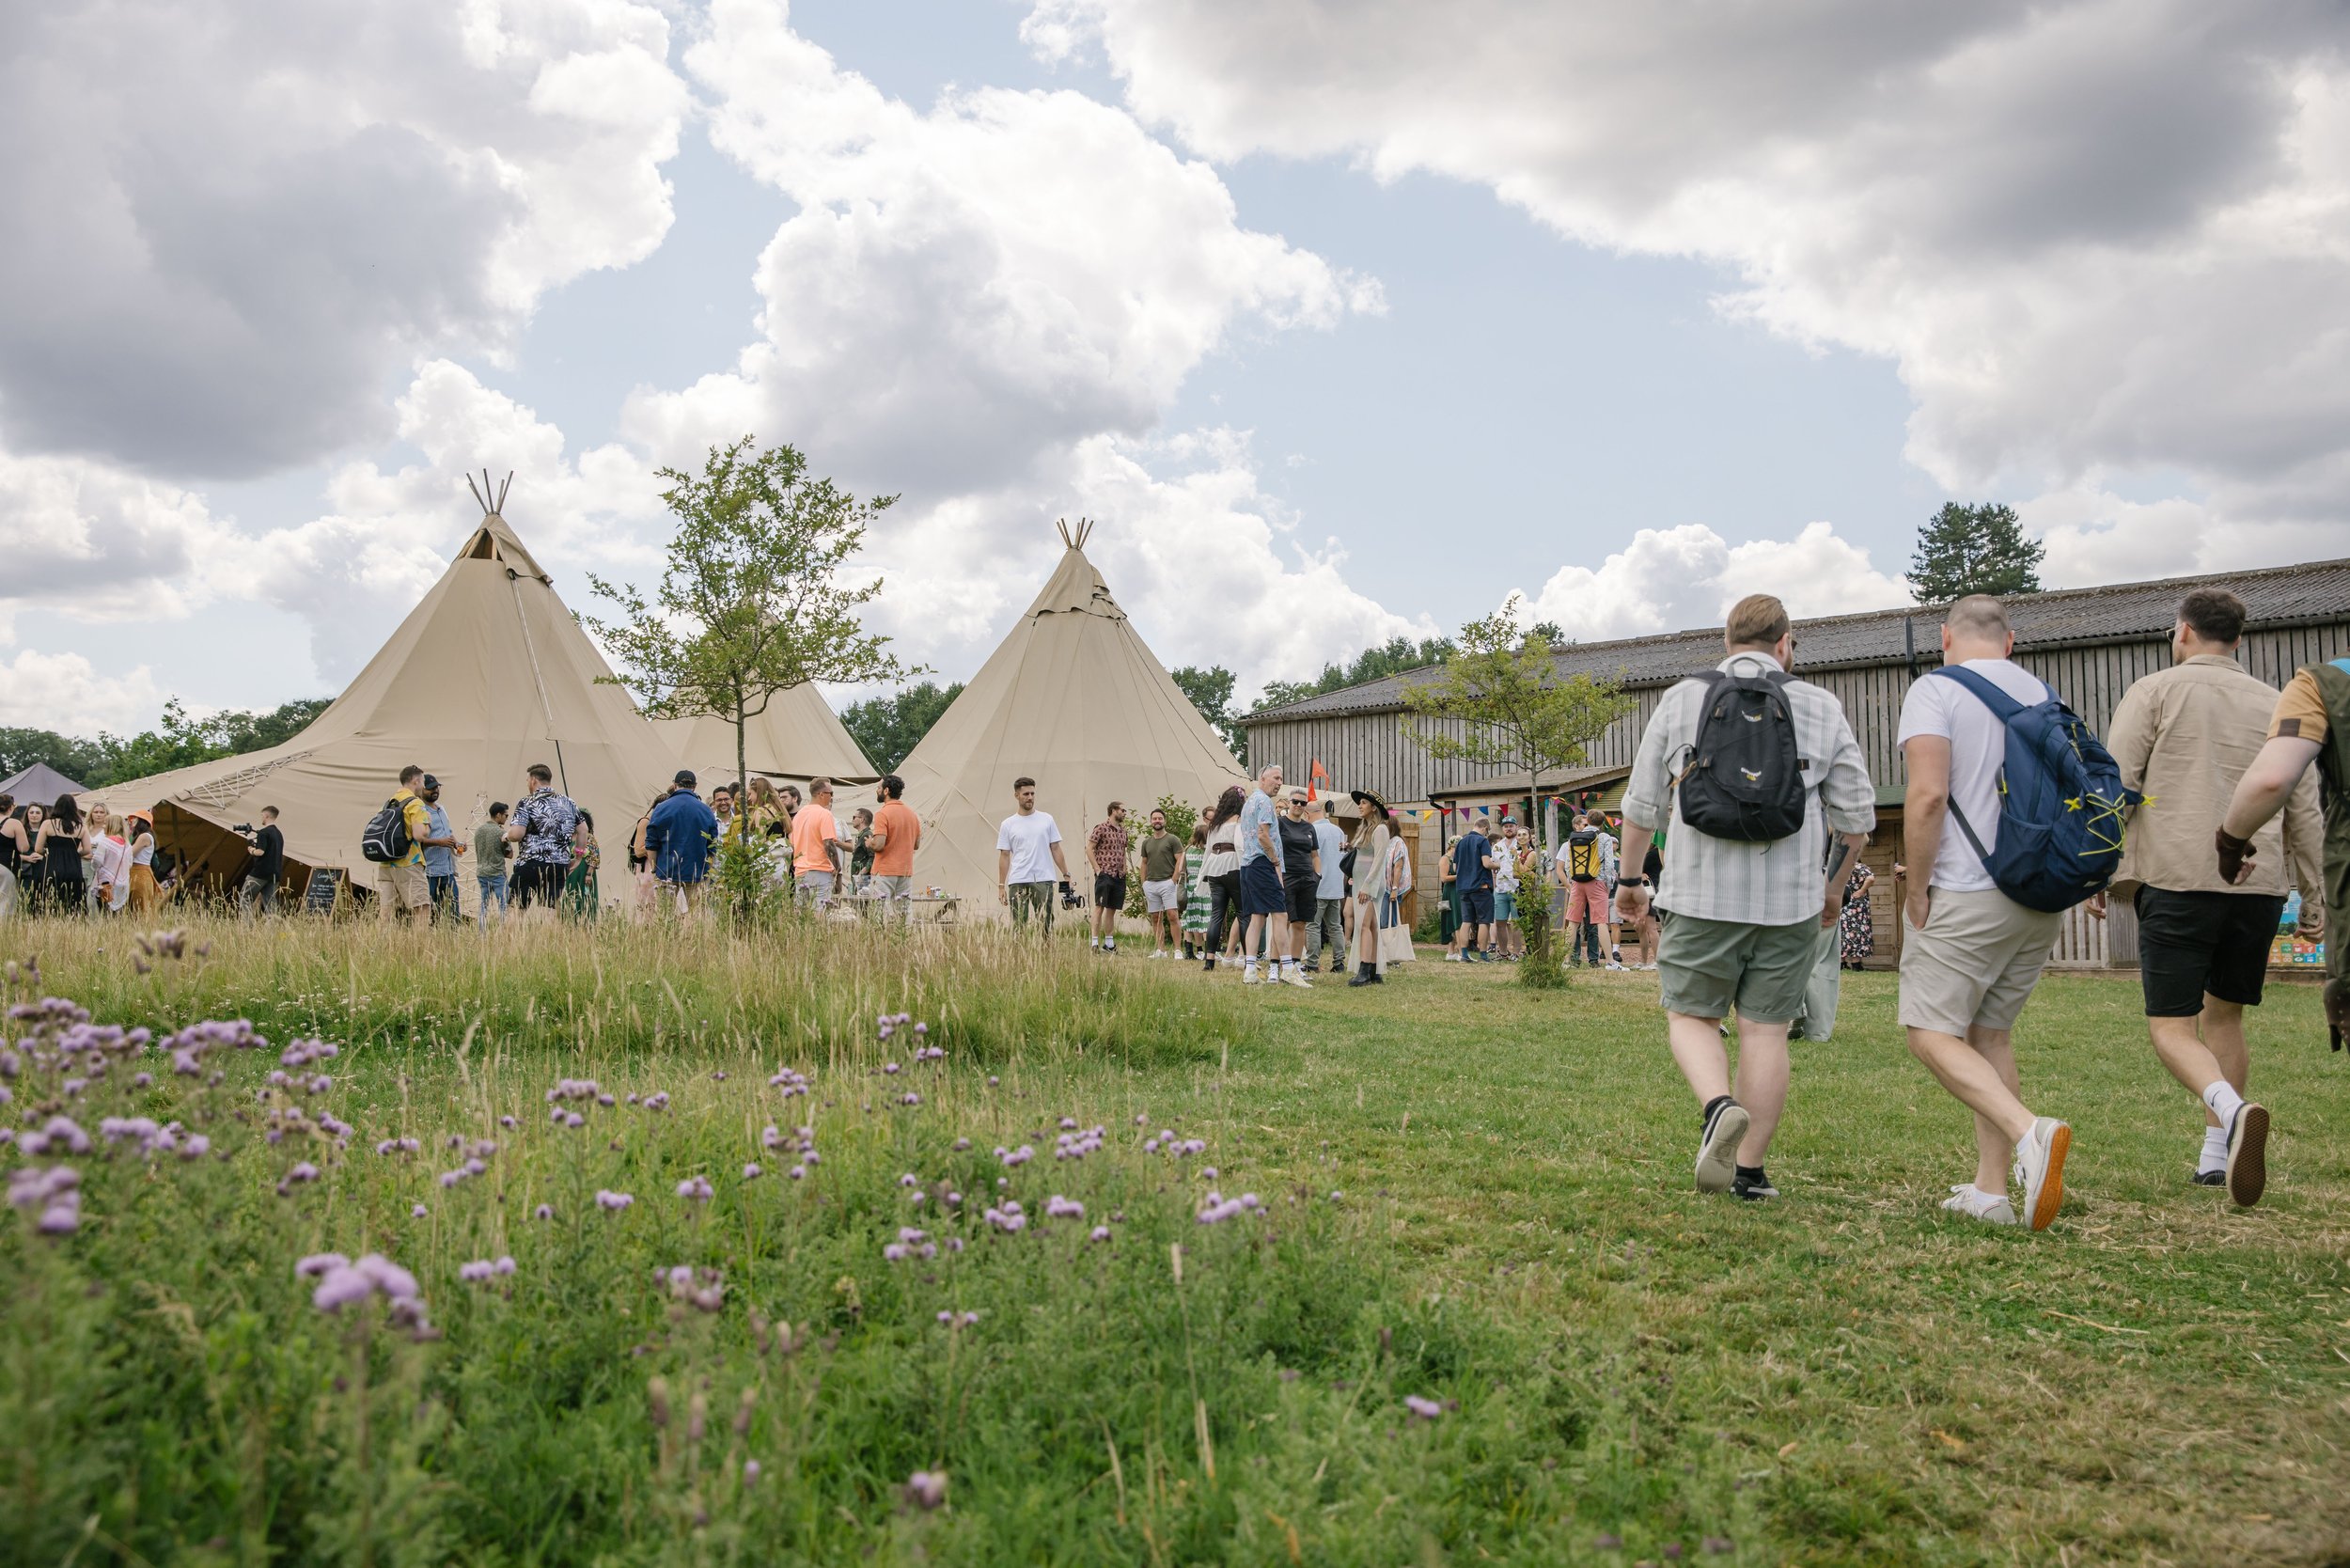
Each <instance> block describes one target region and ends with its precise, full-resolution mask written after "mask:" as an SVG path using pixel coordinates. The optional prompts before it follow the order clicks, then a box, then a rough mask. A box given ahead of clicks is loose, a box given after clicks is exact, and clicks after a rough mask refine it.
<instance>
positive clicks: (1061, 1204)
mask: <svg viewBox="0 0 2350 1568" xmlns="http://www.w3.org/2000/svg"><path fill="white" fill-rule="evenodd" d="M1085 1216H1086V1206H1085V1205H1084V1204H1083V1203H1080V1202H1078V1201H1077V1200H1075V1199H1073V1198H1063V1197H1062V1196H1061V1195H1060V1194H1059V1193H1055V1194H1053V1196H1052V1197H1050V1198H1048V1199H1046V1200H1044V1217H1045V1218H1047V1219H1083V1218H1085Z"/></svg>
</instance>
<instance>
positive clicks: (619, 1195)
mask: <svg viewBox="0 0 2350 1568" xmlns="http://www.w3.org/2000/svg"><path fill="white" fill-rule="evenodd" d="M635 1201H636V1200H635V1199H634V1198H631V1197H630V1196H629V1195H628V1194H627V1193H624V1192H612V1191H610V1190H608V1189H606V1188H603V1187H598V1188H597V1189H596V1207H597V1208H599V1209H607V1210H610V1211H611V1212H613V1213H615V1214H618V1213H619V1211H620V1210H622V1209H625V1208H627V1207H628V1206H629V1205H630V1204H631V1203H634V1202H635Z"/></svg>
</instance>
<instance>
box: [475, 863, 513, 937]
mask: <svg viewBox="0 0 2350 1568" xmlns="http://www.w3.org/2000/svg"><path fill="white" fill-rule="evenodd" d="M473 880H474V886H477V887H478V888H480V889H481V923H482V924H483V925H485V926H486V925H488V924H489V923H490V906H491V905H492V904H493V903H494V904H495V905H497V910H498V913H499V914H500V915H504V914H505V913H506V873H505V872H504V871H500V872H498V874H497V875H495V876H476V877H475V878H474V879H473Z"/></svg>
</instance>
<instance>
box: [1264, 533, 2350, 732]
mask: <svg viewBox="0 0 2350 1568" xmlns="http://www.w3.org/2000/svg"><path fill="white" fill-rule="evenodd" d="M2195 588H2229V589H2231V590H2233V592H2234V593H2235V594H2236V595H2237V596H2238V597H2240V598H2241V599H2242V600H2243V601H2244V605H2245V608H2246V610H2247V611H2248V612H2249V613H2248V619H2247V620H2246V623H2245V624H2246V626H2247V628H2248V629H2263V628H2271V627H2282V626H2307V625H2317V624H2324V623H2326V622H2331V621H2338V620H2343V619H2350V559H2343V560H2329V561H2311V562H2308V563H2305V564H2303V565H2298V566H2278V567H2269V568H2265V569H2264V570H2260V571H2253V572H2222V573H2217V574H2215V575H2211V576H2202V577H2166V578H2162V579H2160V580H2157V581H2154V582H2146V583H2115V584H2110V585H2108V586H2107V587H2105V588H2058V589H2055V590H2053V591H2050V592H2047V593H2029V594H2020V595H2017V596H2016V597H2014V598H2013V599H2010V600H2008V601H2007V608H2008V616H2009V619H2011V620H2013V622H2014V625H2015V645H2016V646H2017V647H2018V648H2023V649H2031V650H2048V649H2057V648H2075V647H2083V646H2094V645H2096V644H2100V643H2120V642H2138V641H2141V640H2143V639H2145V638H2147V637H2154V636H2163V635H2168V634H2169V633H2170V628H2171V626H2172V625H2173V624H2175V623H2176V619H2177V614H2178V608H2179V600H2180V599H2181V598H2182V597H2183V596H2185V595H2186V593H2188V592H2190V591H2191V590H2193V589H2195ZM1938 613H1939V612H1938V606H1919V605H1908V606H1904V607H1903V608H1899V609H1890V610H1870V611H1867V612H1865V613H1863V614H1860V615H1841V616H1829V617H1825V618H1824V619H1817V620H1798V621H1796V622H1795V642H1796V654H1795V660H1796V670H1797V672H1798V673H1801V672H1802V671H1805V670H1821V669H1849V668H1854V667H1856V666H1866V665H1888V664H1900V663H1902V662H1903V661H1904V659H1905V658H1906V657H1907V651H1906V648H1905V646H1904V638H1903V622H1904V621H1905V620H1906V621H1911V622H1913V623H1914V630H1915V634H1916V636H1917V639H1918V644H1919V652H1920V653H1921V654H1924V655H1926V656H1928V657H1932V656H1933V655H1934V654H1935V652H1936V651H1937V649H1938V645H1939V638H1938V635H1937V630H1936V629H1937V628H1938V627H1939V625H1940V620H1939V619H1938ZM1721 636H1722V633H1721V628H1720V627H1718V626H1708V627H1700V628H1696V629H1693V630H1690V631H1685V632H1664V633H1658V634H1655V635H1650V636H1643V637H1625V638H1622V639H1620V640H1617V641H1614V642H1587V643H1576V644H1575V645H1574V646H1572V647H1569V648H1566V649H1564V650H1562V651H1560V652H1559V658H1558V667H1559V673H1560V674H1562V675H1576V674H1584V675H1592V676H1609V677H1613V678H1615V679H1616V680H1619V681H1621V682H1622V683H1623V684H1625V685H1626V686H1633V687H1638V686H1659V685H1665V684H1668V683H1669V682H1673V681H1677V680H1679V679H1680V678H1681V677H1682V676H1684V675H1686V674H1688V673H1689V672H1690V671H1691V670H1693V669H1699V668H1702V667H1703V666H1708V665H1711V664H1713V663H1714V662H1715V661H1716V659H1718V658H1719V657H1720V649H1721ZM1416 679H1418V673H1417V672H1415V671H1405V672H1404V673H1402V674H1401V675H1389V676H1385V677H1383V678H1381V679H1379V680H1377V681H1367V682H1364V683H1363V684H1361V685H1359V686H1349V687H1347V688H1345V689H1344V690H1342V691H1335V692H1324V693H1323V694H1322V695H1320V696H1318V697H1308V698H1303V699H1301V700H1299V701H1296V702H1291V703H1286V704H1283V705H1282V706H1280V707H1277V708H1260V709H1257V710H1256V711H1254V712H1253V713H1249V714H1248V715H1247V716H1246V720H1245V721H1244V722H1246V723H1252V724H1253V723H1261V722H1265V721H1270V720H1281V719H1304V718H1325V717H1332V716H1336V715H1339V714H1345V713H1392V712H1395V711H1397V710H1399V709H1400V708H1402V698H1401V697H1400V696H1399V694H1400V693H1401V692H1402V688H1403V685H1404V683H1405V682H1409V681H1413V680H1416Z"/></svg>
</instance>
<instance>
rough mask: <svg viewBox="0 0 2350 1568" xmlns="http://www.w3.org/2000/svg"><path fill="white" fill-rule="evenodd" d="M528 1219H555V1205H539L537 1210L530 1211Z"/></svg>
mask: <svg viewBox="0 0 2350 1568" xmlns="http://www.w3.org/2000/svg"><path fill="white" fill-rule="evenodd" d="M530 1217H531V1218H533V1219H553V1218H554V1217H555V1205H554V1204H552V1203H541V1204H540V1205H539V1206H538V1207H537V1208H535V1209H533V1210H531V1211H530Z"/></svg>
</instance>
